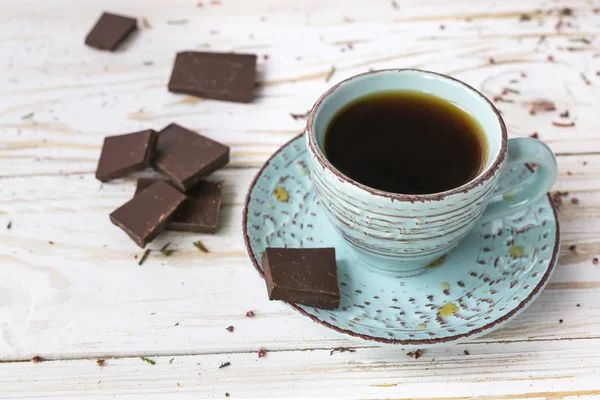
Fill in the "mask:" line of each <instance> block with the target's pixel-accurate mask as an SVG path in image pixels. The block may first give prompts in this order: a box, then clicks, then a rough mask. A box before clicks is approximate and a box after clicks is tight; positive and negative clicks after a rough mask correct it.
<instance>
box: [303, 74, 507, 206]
mask: <svg viewBox="0 0 600 400" xmlns="http://www.w3.org/2000/svg"><path fill="white" fill-rule="evenodd" d="M409 71H412V72H418V73H422V74H429V75H435V76H437V77H441V78H443V79H447V80H450V81H453V82H455V83H458V84H459V85H461V86H463V87H464V89H466V90H469V91H471V92H473V93H475V94H476V95H477V96H479V97H480V98H481V100H483V101H484V102H485V103H487V104H488V105H489V106H490V108H491V109H492V111H493V112H494V113H495V114H496V117H497V118H498V123H499V125H500V130H501V134H502V138H501V143H500V151H499V152H498V155H497V156H496V158H495V159H494V161H493V162H492V164H491V165H490V166H489V167H488V168H487V169H486V171H484V172H483V173H480V174H479V175H477V176H476V177H475V178H474V179H472V180H470V181H469V182H467V183H465V184H463V185H461V186H459V187H457V188H453V189H449V190H446V191H443V192H437V193H429V194H401V193H393V192H386V191H384V190H380V189H375V188H372V187H369V186H367V185H364V184H362V183H360V182H358V181H355V180H354V179H351V178H350V177H349V176H346V175H345V174H343V173H342V172H340V171H339V170H338V169H337V168H336V167H335V166H333V164H331V163H330V162H329V160H328V159H327V158H326V157H325V154H323V152H322V151H321V149H320V147H319V146H318V145H317V143H316V140H315V137H316V136H315V134H314V129H313V128H314V121H315V115H316V113H317V110H318V109H319V107H320V106H321V104H322V103H323V101H324V100H325V99H326V98H327V97H329V96H330V95H331V94H332V93H333V92H335V91H336V90H337V89H338V88H339V87H340V86H342V85H343V84H345V83H348V82H350V81H352V80H354V79H357V78H360V77H363V76H366V75H373V74H379V73H382V72H409ZM306 133H307V137H308V148H309V149H310V151H311V153H312V154H313V155H314V156H315V157H316V159H317V161H318V162H319V164H321V165H322V166H323V167H325V168H327V169H328V170H329V171H331V172H332V173H333V174H334V175H335V176H336V177H337V178H338V179H340V180H342V181H343V182H345V183H349V184H351V185H353V186H356V187H358V188H359V189H362V190H364V191H366V192H368V193H370V194H373V195H376V196H381V197H387V198H390V199H392V200H399V201H409V202H411V203H414V202H415V201H440V200H443V199H444V198H446V197H447V196H450V195H453V194H457V193H466V192H468V191H469V190H471V189H473V188H474V187H476V186H478V185H480V184H482V183H484V182H485V181H487V180H488V179H490V178H491V177H492V176H493V175H494V174H496V172H497V171H498V169H499V168H500V167H501V166H502V162H503V161H504V159H505V158H506V148H507V143H508V133H507V131H506V125H505V124H504V120H503V119H502V116H501V115H500V112H499V111H498V109H497V108H496V106H494V104H493V103H492V102H491V101H490V100H489V99H488V98H487V97H485V96H484V95H483V94H482V93H481V92H479V91H478V90H477V89H475V88H474V87H472V86H470V85H468V84H466V83H465V82H462V81H460V80H458V79H456V78H453V77H451V76H448V75H444V74H440V73H437V72H432V71H426V70H422V69H416V68H400V69H398V68H392V69H380V70H376V71H369V72H364V73H362V74H358V75H354V76H352V77H350V78H347V79H344V80H343V81H340V82H338V83H336V84H335V85H333V86H332V87H331V88H329V89H328V90H327V91H326V92H325V93H323V94H322V95H321V97H319V99H318V100H317V101H316V103H315V104H314V105H313V107H312V109H311V110H310V112H309V114H308V120H307V122H306Z"/></svg>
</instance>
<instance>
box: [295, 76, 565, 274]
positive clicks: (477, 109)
mask: <svg viewBox="0 0 600 400" xmlns="http://www.w3.org/2000/svg"><path fill="white" fill-rule="evenodd" d="M390 90H411V91H419V92H425V93H429V94H432V95H434V96H437V97H440V98H442V99H445V100H447V101H449V102H451V103H453V104H454V105H456V106H458V107H460V108H461V109H463V110H464V111H466V112H467V113H469V114H470V115H471V116H472V117H473V118H475V120H476V121H477V122H478V123H479V124H480V125H481V127H482V128H483V132H484V135H485V137H486V139H487V144H488V146H487V151H488V154H487V158H486V160H487V161H486V164H485V166H484V167H483V169H482V171H481V173H480V174H479V175H478V176H477V177H475V178H474V179H473V180H471V181H470V182H467V183H466V184H464V185H462V186H460V187H457V188H454V189H451V190H448V191H445V192H440V193H434V194H426V195H404V194H398V193H390V192H384V191H381V190H377V189H373V188H370V187H368V186H365V185H363V184H361V183H360V182H356V181H354V180H352V179H350V178H349V177H347V176H345V175H344V174H342V173H341V172H340V171H338V170H337V169H336V168H335V167H334V166H333V165H332V164H331V163H330V162H329V161H328V160H327V157H326V156H325V152H324V150H323V149H324V145H323V143H324V135H325V132H326V130H327V125H328V124H329V122H330V121H331V120H332V118H333V117H334V116H335V114H336V113H337V112H338V111H339V110H340V109H342V108H343V107H344V106H345V105H346V104H348V103H349V102H351V101H352V100H354V99H356V98H359V97H362V96H365V95H368V94H372V93H376V92H380V91H390ZM306 140H307V144H308V165H309V169H310V173H311V180H312V182H313V184H314V187H315V190H316V193H317V195H318V196H319V198H320V200H321V204H322V207H323V210H324V211H325V213H326V215H327V216H328V218H329V220H330V222H331V223H332V224H333V226H334V228H335V230H336V231H337V232H338V233H339V234H340V235H341V236H342V237H343V238H344V239H345V241H346V242H347V243H348V244H349V246H350V247H351V248H352V249H353V250H354V251H355V252H356V255H357V256H358V258H359V259H360V260H361V261H363V263H364V265H365V267H368V268H373V269H376V270H378V271H382V272H385V273H390V274H394V275H396V276H410V275H416V274H418V273H420V272H422V271H423V270H424V268H425V267H426V266H427V265H429V264H430V263H432V262H434V261H435V260H437V259H439V258H440V257H441V256H443V255H444V254H446V253H447V252H449V251H450V250H452V249H453V248H454V247H456V246H457V245H458V244H459V243H460V241H461V240H462V239H464V238H465V236H466V235H467V234H468V233H469V231H470V230H471V229H472V228H473V227H475V225H476V224H478V223H481V222H485V221H489V220H494V219H501V218H502V217H503V216H505V215H508V214H513V213H515V212H516V211H518V210H520V209H523V208H526V207H528V206H529V205H531V204H532V203H534V202H535V201H537V200H538V199H539V198H540V197H541V196H543V195H545V194H546V193H547V192H548V191H549V190H550V188H551V187H552V184H553V183H554V181H555V180H556V174H557V167H556V159H555V157H554V154H553V153H552V151H551V150H550V148H548V146H546V145H545V144H544V143H542V142H540V141H539V140H536V139H532V138H516V139H510V140H509V139H508V137H507V133H506V126H505V124H504V121H503V120H502V117H501V116H500V113H499V112H498V110H497V109H496V107H494V105H493V104H492V103H491V102H490V101H489V100H488V99H487V98H486V97H485V96H483V95H482V94H481V93H479V92H478V91H477V90H475V89H474V88H472V87H471V86H469V85H467V84H465V83H463V82H460V81H458V80H456V79H454V78H451V77H449V76H445V75H440V74H437V73H433V72H428V71H421V70H413V69H400V70H382V71H373V72H368V73H365V74H361V75H357V76H354V77H352V78H349V79H347V80H345V81H342V82H340V83H338V84H337V85H335V86H333V87H332V88H331V89H329V90H328V91H327V92H326V93H325V94H324V95H323V96H321V98H319V100H318V101H317V102H316V103H315V105H314V107H313V109H312V110H311V112H310V115H309V118H308V122H307V128H306ZM456 156H457V157H460V154H457V155H456ZM525 163H531V164H536V165H537V168H536V170H535V172H534V173H533V174H531V175H530V176H529V177H526V178H525V179H523V180H522V181H519V182H514V186H513V187H511V188H508V189H507V190H506V191H505V192H504V193H497V191H495V190H494V189H495V188H496V186H497V183H498V179H499V177H500V176H501V174H502V173H503V172H502V171H503V170H504V169H508V168H510V167H511V166H513V165H515V164H519V165H522V164H525Z"/></svg>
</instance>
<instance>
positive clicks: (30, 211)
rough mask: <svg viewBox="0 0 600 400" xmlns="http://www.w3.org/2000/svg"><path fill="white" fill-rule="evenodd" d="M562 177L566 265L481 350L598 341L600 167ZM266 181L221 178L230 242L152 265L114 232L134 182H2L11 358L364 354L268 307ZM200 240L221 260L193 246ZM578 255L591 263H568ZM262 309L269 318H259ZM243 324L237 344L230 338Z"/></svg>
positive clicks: (154, 258) (565, 166)
mask: <svg viewBox="0 0 600 400" xmlns="http://www.w3.org/2000/svg"><path fill="white" fill-rule="evenodd" d="M584 162H585V165H584ZM559 170H560V177H559V181H558V182H557V184H556V186H555V187H556V189H557V190H567V191H569V192H570V196H569V197H568V198H567V199H566V200H565V204H564V205H563V206H562V207H561V210H560V220H561V229H562V240H563V242H562V243H563V244H562V255H561V257H560V265H559V267H558V268H557V270H556V272H555V274H554V277H553V279H552V281H551V283H550V284H549V286H548V289H547V290H546V291H545V292H544V293H543V294H542V296H541V297H540V298H539V299H538V300H537V301H536V302H535V303H534V304H533V305H532V306H531V307H530V308H529V309H528V310H527V311H526V312H525V313H524V314H523V315H522V316H520V317H519V318H517V320H516V321H515V322H513V323H511V324H509V325H508V326H507V327H505V328H504V329H502V330H500V331H498V332H495V333H492V334H491V335H488V336H486V337H484V338H481V339H478V340H477V342H479V343H490V342H491V343H494V342H505V341H509V342H510V341H526V340H534V341H540V340H560V339H564V338H586V337H598V332H600V312H599V311H600V279H598V270H599V268H600V267H598V266H594V265H593V264H592V262H591V259H592V257H593V256H598V255H599V254H600V228H599V227H600V195H599V194H600V155H592V156H561V157H559ZM567 171H568V172H571V175H568V174H567ZM255 173H256V169H241V170H240V169H226V170H222V171H219V172H217V173H216V174H215V175H214V178H215V179H216V180H223V181H224V182H225V186H224V208H223V215H222V217H223V218H222V220H221V223H220V226H221V227H220V229H219V232H218V233H217V234H216V235H196V234H188V233H175V232H168V233H166V234H164V235H163V236H161V237H159V239H157V240H156V241H155V242H154V243H152V244H151V245H150V248H151V249H155V250H156V249H159V248H160V247H161V246H162V245H163V244H165V243H167V242H171V241H172V242H173V248H174V249H175V250H176V252H175V253H174V254H173V255H172V256H171V257H169V258H165V257H164V256H162V255H160V254H159V253H158V252H154V253H152V254H151V256H150V258H149V259H148V260H147V262H146V263H145V264H144V265H143V266H138V265H137V260H135V259H134V256H135V255H140V254H141V251H140V249H139V248H137V247H136V246H135V245H134V244H133V243H132V242H131V241H130V240H129V239H128V238H127V236H126V235H125V234H124V233H123V232H121V231H120V230H119V229H117V228H116V227H114V226H113V225H112V224H111V223H110V221H109V219H108V214H109V212H110V211H112V210H113V209H115V208H117V207H118V206H119V205H120V204H122V203H124V202H125V201H126V200H127V199H129V198H130V196H131V195H132V194H133V192H134V181H135V179H134V178H131V179H127V180H121V181H118V182H116V183H109V184H101V183H100V182H99V181H97V180H96V179H95V178H94V177H93V176H92V175H90V174H83V175H74V176H38V177H19V178H4V179H2V180H0V182H1V186H0V194H1V195H0V223H1V224H0V226H1V227H2V228H1V229H0V243H2V246H0V264H2V268H0V332H1V334H0V337H1V338H2V340H0V359H5V360H11V359H12V360H14V359H27V358H29V357H31V355H33V354H34V353H38V354H41V355H43V356H47V357H50V356H51V357H58V356H68V357H71V356H73V357H74V356H77V357H80V356H84V355H86V354H87V355H90V354H102V355H117V356H118V355H123V354H138V353H139V354H148V353H151V354H165V355H166V354H180V353H190V352H193V353H206V352H211V353H212V352H220V351H222V352H228V351H250V350H252V349H256V348H259V347H261V346H269V347H270V348H272V349H298V348H329V347H336V346H351V345H356V343H355V342H353V341H351V340H349V339H346V338H344V337H340V336H338V335H336V334H333V333H331V332H329V331H327V330H324V329H323V328H321V327H319V326H317V325H315V324H314V323H312V322H310V321H307V320H305V319H304V318H303V317H301V316H299V315H297V314H296V313H295V312H293V311H292V310H290V309H289V308H288V307H286V306H285V305H283V304H280V303H278V302H269V301H268V300H267V297H266V291H265V289H264V282H263V281H262V279H261V278H259V276H258V274H257V273H256V272H255V271H254V268H253V267H252V265H251V263H250V261H249V259H248V257H247V255H246V253H245V249H244V245H243V240H242V232H241V214H242V204H243V201H244V197H245V195H246V192H247V187H248V185H249V184H250V181H251V180H252V178H253V177H254V175H255ZM146 175H147V174H146ZM570 197H577V198H578V199H579V204H577V205H573V204H571V203H570V202H569V200H568V199H569V198H570ZM8 221H12V228H11V229H10V230H6V229H4V227H5V226H6V224H7V223H8ZM198 239H200V240H202V241H203V243H204V244H205V245H206V246H207V247H208V248H209V249H210V251H211V252H210V253H209V254H206V255H205V254H202V253H200V252H198V251H197V250H196V249H195V248H194V247H193V245H192V243H193V242H194V241H195V240H198ZM49 241H52V242H54V244H53V245H51V244H49ZM571 244H576V245H577V251H575V252H571V251H569V250H568V247H569V246H570V245H571ZM577 304H579V305H580V306H579V307H578V306H577ZM250 309H252V310H254V311H255V312H256V314H257V316H256V317H255V318H252V319H250V318H246V317H245V313H246V311H248V310H250ZM560 319H562V320H564V322H563V323H559V320H560ZM176 323H179V325H178V326H175V324H176ZM229 325H233V326H235V332H234V333H231V334H230V333H228V332H226V331H225V328H226V327H227V326H229Z"/></svg>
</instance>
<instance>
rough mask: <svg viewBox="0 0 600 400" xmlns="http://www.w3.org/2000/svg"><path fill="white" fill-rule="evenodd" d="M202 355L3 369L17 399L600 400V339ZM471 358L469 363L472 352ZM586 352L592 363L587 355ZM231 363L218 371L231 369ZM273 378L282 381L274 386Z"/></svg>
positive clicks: (1, 382)
mask: <svg viewBox="0 0 600 400" xmlns="http://www.w3.org/2000/svg"><path fill="white" fill-rule="evenodd" d="M257 350H258V349H254V350H253V351H249V352H245V353H228V354H207V355H201V356H185V355H182V356H166V357H152V358H151V359H152V360H153V361H154V362H155V364H154V365H150V364H148V363H146V362H144V361H143V360H140V359H139V358H138V357H133V358H118V359H111V358H107V359H105V364H104V366H103V367H99V366H98V365H97V364H96V361H95V359H80V360H64V361H45V362H40V363H37V364H32V363H30V362H20V363H0V388H2V389H1V391H0V396H4V397H10V398H38V397H43V398H61V399H63V398H70V397H83V396H85V397H88V398H89V397H92V396H93V397H94V398H96V397H97V398H101V397H102V398H103V397H104V396H106V397H108V396H119V398H122V396H123V395H125V398H130V397H131V398H139V397H141V396H143V397H144V398H157V399H160V398H165V396H168V397H169V398H190V399H191V398H194V399H197V398H209V397H210V398H226V393H229V395H230V398H241V397H244V398H246V397H252V398H291V397H302V398H340V399H348V398H352V399H355V398H356V399H373V398H397V399H409V398H419V399H441V398H444V399H563V398H567V397H569V398H571V397H577V398H590V399H591V398H598V396H600V383H599V382H598V368H600V339H593V340H571V341H558V342H533V343H509V344H468V345H456V346H451V347H447V348H444V349H435V350H429V351H426V352H425V353H424V354H423V356H422V357H421V358H419V359H418V360H414V359H412V358H410V357H409V356H407V355H406V351H403V350H401V349H398V348H392V349H390V348H385V347H377V348H368V349H365V348H360V349H356V351H355V352H344V353H339V352H335V353H333V354H331V353H330V350H329V349H324V350H313V351H268V350H269V348H268V347H267V351H268V352H267V353H266V356H265V357H263V358H258V356H257V352H256V351H257ZM465 351H467V352H468V353H469V355H466V354H465ZM582 354H585V357H583V356H582ZM225 362H229V363H230V365H229V366H227V367H224V368H219V366H221V365H222V363H225ZM273 377H277V378H276V379H273ZM127 396H129V397H127Z"/></svg>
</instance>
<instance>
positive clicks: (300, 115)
mask: <svg viewBox="0 0 600 400" xmlns="http://www.w3.org/2000/svg"><path fill="white" fill-rule="evenodd" d="M308 114H310V110H308V111H307V112H305V113H304V114H294V113H290V117H292V118H294V119H306V118H308Z"/></svg>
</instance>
